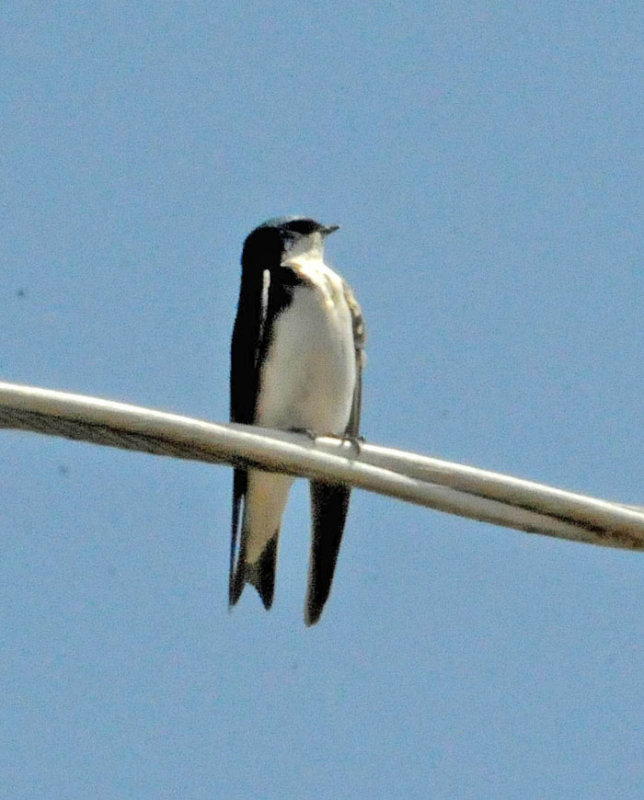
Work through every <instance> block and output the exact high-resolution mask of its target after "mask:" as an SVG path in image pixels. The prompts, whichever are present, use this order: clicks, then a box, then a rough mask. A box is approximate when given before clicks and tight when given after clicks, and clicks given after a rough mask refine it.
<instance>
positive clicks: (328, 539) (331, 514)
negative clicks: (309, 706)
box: [304, 283, 365, 625]
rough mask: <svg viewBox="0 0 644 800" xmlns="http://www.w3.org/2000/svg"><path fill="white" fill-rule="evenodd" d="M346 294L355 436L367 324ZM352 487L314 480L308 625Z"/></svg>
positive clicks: (329, 576) (322, 598)
mask: <svg viewBox="0 0 644 800" xmlns="http://www.w3.org/2000/svg"><path fill="white" fill-rule="evenodd" d="M344 296H345V299H346V301H347V305H348V306H349V310H350V311H351V319H352V322H353V346H354V350H355V359H356V382H355V387H354V390H353V404H352V406H351V416H350V417H349V422H348V424H347V427H346V430H345V435H346V436H347V438H350V439H356V438H357V436H358V432H359V430H360V410H361V403H362V369H363V366H364V362H365V353H364V345H365V327H364V320H363V317H362V311H361V309H360V306H359V305H358V301H357V300H356V299H355V297H354V295H353V292H352V291H351V288H350V287H349V286H348V285H347V284H346V283H345V284H344ZM350 494H351V489H350V487H349V486H346V485H345V484H343V483H323V482H322V481H311V511H312V515H313V542H312V545H311V563H310V565H309V583H308V590H307V595H306V608H305V612H304V619H305V622H306V624H307V625H315V623H316V622H317V621H318V620H319V619H320V615H321V614H322V609H323V608H324V604H325V603H326V601H327V599H328V597H329V592H330V591H331V584H332V583H333V573H334V572H335V565H336V562H337V559H338V552H339V550H340V544H341V542H342V534H343V532H344V524H345V522H346V518H347V512H348V510H349V496H350Z"/></svg>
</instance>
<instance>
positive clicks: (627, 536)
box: [0, 382, 644, 550]
mask: <svg viewBox="0 0 644 800" xmlns="http://www.w3.org/2000/svg"><path fill="white" fill-rule="evenodd" d="M0 427H5V428H13V429H17V430H25V431H33V432H37V433H42V434H48V435H52V436H62V437H65V438H68V439H77V440H82V441H86V442H90V443H92V444H98V445H107V446H110V447H119V448H123V449H126V450H137V451H140V452H144V453H152V454H155V455H164V456H170V457H172V458H184V459H190V460H194V461H204V462H208V463H218V464H221V463H225V464H230V465H234V466H241V467H260V468H261V469H265V470H269V471H278V472H287V473H289V474H292V475H301V476H303V477H307V478H317V479H324V480H328V481H330V482H341V483H347V484H350V485H352V486H356V487H358V488H361V489H366V490H368V491H372V492H377V493H378V494H383V495H388V496H390V497H395V498H398V499H399V500H405V501H407V502H410V503H416V504H417V505H422V506H427V507H430V508H434V509H437V510H440V511H444V512H448V513H452V514H458V515H459V516H463V517H469V518H472V519H478V520H481V521H485V522H491V523H494V524H496V525H503V526H505V527H509V528H515V529H518V530H522V531H526V532H528V533H540V534H545V535H547V536H556V537H558V538H562V539H569V540H573V541H580V542H587V543H590V544H598V545H604V546H607V547H619V548H625V549H631V550H642V549H644V509H642V508H640V507H638V506H627V505H624V504H621V503H612V502H609V501H606V500H599V499H597V498H593V497H588V496H586V495H582V494H575V493H572V492H567V491H564V490H562V489H557V488H555V487H551V486H546V485H543V484H539V483H533V482H531V481H526V480H522V479H519V478H514V477H511V476H509V475H502V474H500V473H496V472H489V471H486V470H481V469H476V468H474V467H469V466H464V465H461V464H455V463H452V462H448V461H442V460H440V459H435V458H430V457H428V456H423V455H419V454H416V453H410V452H406V451H403V450H394V449H390V448H385V447H380V446H376V445H372V444H368V443H363V442H348V441H342V440H340V439H339V438H338V439H334V438H329V437H318V438H316V439H315V441H313V440H311V439H310V438H309V437H307V436H305V435H302V434H295V433H288V432H285V431H275V430H267V429H264V428H258V427H255V426H248V425H233V424H221V423H211V422H206V421H204V420H199V419H194V418H192V417H185V416H180V415H177V414H169V413H166V412H162V411H156V410H154V409H150V408H143V407H140V406H133V405H127V404H125V403H117V402H113V401H111V400H102V399H100V398H97V397H88V396H85V395H78V394H70V393H68V392H58V391H52V390H49V389H41V388H38V387H34V386H22V385H18V384H12V383H1V382H0Z"/></svg>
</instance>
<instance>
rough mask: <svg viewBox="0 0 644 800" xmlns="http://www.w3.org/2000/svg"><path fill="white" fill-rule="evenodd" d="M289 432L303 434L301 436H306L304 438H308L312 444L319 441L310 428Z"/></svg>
mask: <svg viewBox="0 0 644 800" xmlns="http://www.w3.org/2000/svg"><path fill="white" fill-rule="evenodd" d="M288 430H289V433H301V434H304V436H308V437H309V439H310V440H311V441H312V442H314V441H315V440H316V439H317V436H316V434H315V433H313V431H312V430H310V428H289V429H288Z"/></svg>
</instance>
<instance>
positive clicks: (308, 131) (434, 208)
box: [0, 0, 644, 800]
mask: <svg viewBox="0 0 644 800" xmlns="http://www.w3.org/2000/svg"><path fill="white" fill-rule="evenodd" d="M642 22H644V10H643V9H642V6H641V4H640V3H639V2H638V3H636V2H622V3H581V2H566V3H563V2H548V1H546V2H543V3H539V4H534V3H527V2H516V3H492V2H476V1H475V0H474V1H472V2H465V0H451V1H450V2H437V3H432V4H431V5H428V4H427V3H423V2H414V0H406V2H405V3H402V2H400V3H396V2H392V3H381V4H376V5H375V6H374V4H371V3H366V2H364V3H363V2H355V3H348V4H347V3H340V2H328V3H323V2H320V3H308V4H304V3H290V2H283V3H274V4H265V3H253V2H243V1H242V2H237V3H230V2H225V1H224V2H221V3H217V4H211V3H206V2H188V3H177V2H157V3H145V2H141V3H124V2H112V3H95V4H87V3H75V2H65V1H64V0H63V1H62V2H57V3H37V2H9V3H7V4H5V6H4V8H3V15H2V20H1V21H0V36H1V42H2V46H1V47H0V69H1V77H2V80H0V98H1V100H2V120H3V124H2V128H3V134H2V139H3V146H2V148H1V149H0V174H1V175H2V180H1V181H0V198H1V203H2V214H1V215H0V217H1V218H0V233H1V235H0V248H1V249H0V258H1V261H0V264H1V269H2V275H3V281H2V285H3V290H2V292H0V320H1V322H0V330H1V331H2V336H1V339H0V348H1V349H0V370H1V373H0V374H1V375H2V378H3V379H4V380H8V381H16V382H21V383H28V384H34V385H39V386H44V387H48V388H56V389H66V390H70V391H76V392H81V393H86V394H95V395H99V396H103V397H110V398H113V399H117V400H122V401H126V402H132V403H140V404H143V405H149V406H153V407H157V408H162V409H167V410H172V411H176V412H179V413H184V414H189V415H194V416H198V417H202V418H206V419H212V420H225V419H226V418H227V414H228V349H229V340H230V334H231V329H232V323H233V318H234V314H235V304H236V300H237V292H238V285H239V255H240V251H241V245H242V242H243V239H244V237H245V236H246V234H247V233H248V232H249V231H250V230H251V229H252V228H253V227H255V225H257V224H258V223H260V222H261V221H263V220H264V219H266V218H267V217H270V216H275V215H279V214H284V213H303V214H308V215H312V216H314V217H316V218H318V219H320V220H322V221H324V222H326V223H329V224H330V223H339V224H341V226H342V230H341V231H340V232H338V233H337V234H335V235H334V236H333V238H332V239H331V240H329V243H328V248H327V255H328V257H329V260H330V261H331V262H332V263H334V264H335V265H336V266H337V268H338V269H339V270H340V271H341V272H342V273H343V275H344V276H345V277H346V278H347V279H348V280H349V281H350V282H351V284H352V285H353V287H354V289H355V291H356V294H357V296H358V298H359V300H360V302H361V304H362V306H363V309H364V313H365V317H366V321H367V329H368V337H369V338H368V358H369V361H368V366H367V370H366V373H365V393H364V412H363V428H364V434H365V436H366V437H367V439H369V440H370V441H373V442H377V443H382V444H388V445H392V446H398V447H404V448H409V449H413V450H417V451H419V452H423V453H428V454H432V455H436V456H440V457H444V458H447V459H452V460H455V461H461V462H465V463H469V464H474V465H477V466H480V467H484V468H488V469H495V470H499V471H504V472H508V473H511V474H514V475H518V476H522V477H527V478H531V479H534V480H538V481H543V482H546V483H550V484H554V485H557V486H561V487H563V488H569V489H574V490H578V491H582V492H586V493H589V494H593V495H596V496H599V497H605V498H609V499H616V500H621V501H625V502H634V503H637V502H639V503H641V502H643V489H642V486H643V481H642V459H641V453H642V436H641V431H642V429H643V427H644V415H643V412H642V396H643V395H644V367H643V365H642V358H641V350H642V347H641V345H642V332H641V331H642V318H643V315H644V296H643V289H644V276H643V272H642V249H643V248H642V245H643V235H642V181H643V177H644V176H643V163H642V162H643V155H642V154H643V152H644V150H643V147H642V119H643V116H644V108H643V106H644V95H643V93H642V85H643V82H644V74H643V73H644V70H643V68H642V67H643V58H642V56H643V47H642V44H643V42H642ZM0 449H1V461H0V463H2V465H3V467H2V486H3V492H2V494H1V495H0V521H1V522H2V529H3V532H4V535H3V536H2V537H1V538H0V542H1V555H0V609H1V612H0V621H1V622H0V624H1V635H2V641H3V658H2V668H1V670H0V689H1V691H2V695H3V714H2V720H1V722H0V787H2V790H1V792H0V793H1V794H2V796H3V797H7V798H11V799H12V800H14V798H15V799H16V800H17V799H18V798H20V799H22V798H25V800H26V799H27V798H33V797H41V798H56V799H58V798H66V800H67V798H69V799H72V798H74V799H75V798H79V800H80V798H86V797H88V796H96V797H100V798H101V799H102V800H111V799H112V798H125V797H137V798H164V797H168V798H169V797H182V798H187V799H188V800H201V798H204V799H205V798H212V797H227V798H231V800H234V799H235V798H248V797H262V798H284V797H298V798H304V799H306V798H337V797H345V796H346V797H359V796H364V797H370V796H373V797H376V796H377V797H399V796H401V795H404V796H405V797H409V798H427V797H432V798H459V799H460V798H483V797H494V798H516V797H522V798H542V797H549V798H555V797H556V798H568V797H570V798H578V797H586V798H594V797H597V798H600V797H601V798H602V799H604V798H612V797H615V798H617V797H619V798H630V797H633V798H635V797H641V796H642V791H644V745H643V744H642V743H643V742H644V725H643V719H644V714H643V710H644V672H643V671H642V669H641V665H642V663H643V662H644V617H643V615H642V611H641V610H642V608H643V607H644V562H643V561H642V556H641V555H637V554H631V553H624V552H617V551H611V550H606V549H600V548H592V547H589V546H583V545H578V544H572V543H567V542H559V541H555V540H550V539H547V538H545V537H540V536H527V535H525V534H520V533H518V532H513V531H507V530H503V529H500V528H495V527H493V526H489V525H484V524H480V523H476V522H473V521H468V520H462V519H459V518H456V517H452V516H448V515H444V514H439V513H436V512H432V511H428V510H425V509H420V508H414V507H411V506H406V505H404V504H401V503H399V502H396V501H393V500H387V499H384V498H380V497H375V496H371V495H367V494H365V493H362V492H356V493H354V496H353V500H352V507H351V512H350V516H349V522H348V526H347V531H346V536H345V542H344V544H343V549H342V552H341V554H340V562H339V566H338V572H337V575H336V581H335V585H334V589H333V593H332V596H331V599H330V601H329V603H328V604H327V607H326V610H325V615H324V617H323V619H322V621H321V623H320V624H319V625H318V626H317V627H315V628H313V629H310V630H308V629H306V628H305V627H304V624H303V621H302V609H303V602H304V591H305V582H306V560H307V551H308V536H309V524H310V521H309V510H308V496H307V487H306V485H305V484H304V483H303V482H300V483H298V484H297V485H296V487H295V489H294V491H293V493H292V498H291V502H290V504H289V507H288V510H287V513H286V516H285V520H284V525H283V537H282V549H281V555H280V568H279V573H278V582H277V590H276V599H275V606H274V608H273V610H272V611H271V612H270V614H266V613H265V612H264V611H263V609H262V608H261V606H260V603H259V600H258V599H257V598H256V597H255V596H254V595H253V594H252V593H251V591H247V592H246V593H245V594H244V597H243V600H242V602H241V603H240V604H239V606H238V607H237V608H235V610H234V612H233V613H232V614H229V613H228V610H227V605H226V592H227V569H228V567H227V560H228V548H229V515H230V489H231V474H230V470H229V469H226V468H223V467H211V466H205V465H199V464H189V463H182V462H178V461H172V460H169V459H159V458H153V457H151V456H145V455H142V454H136V453H124V452H121V451H116V450H109V449H106V448H99V447H92V446H90V445H83V444H78V443H72V442H66V441H62V440H55V439H46V438H44V437H41V436H36V435H30V434H19V433H14V432H5V433H3V435H2V437H0Z"/></svg>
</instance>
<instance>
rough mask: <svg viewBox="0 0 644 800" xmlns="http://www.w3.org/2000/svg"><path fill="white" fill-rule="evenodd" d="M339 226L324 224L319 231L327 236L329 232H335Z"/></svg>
mask: <svg viewBox="0 0 644 800" xmlns="http://www.w3.org/2000/svg"><path fill="white" fill-rule="evenodd" d="M339 227H340V226H339V225H325V227H324V228H322V231H321V233H322V235H323V236H328V235H329V234H330V233H335V232H336V231H337V230H338V228H339Z"/></svg>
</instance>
